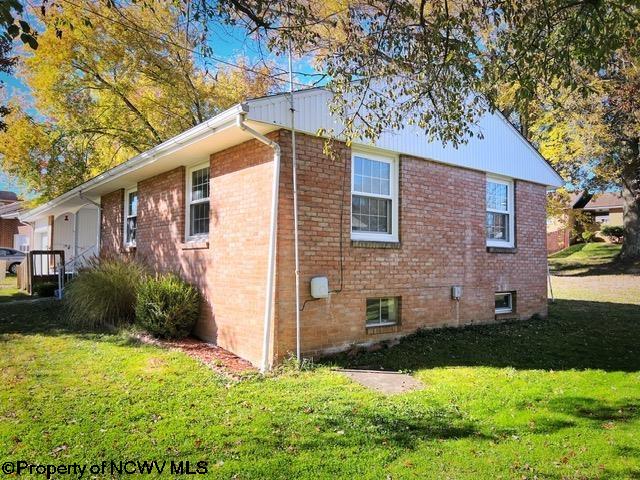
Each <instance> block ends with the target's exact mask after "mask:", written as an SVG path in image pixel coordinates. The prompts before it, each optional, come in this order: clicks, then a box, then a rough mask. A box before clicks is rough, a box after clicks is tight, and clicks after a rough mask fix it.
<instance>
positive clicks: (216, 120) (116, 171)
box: [20, 104, 248, 221]
mask: <svg viewBox="0 0 640 480" xmlns="http://www.w3.org/2000/svg"><path fill="white" fill-rule="evenodd" d="M247 111H248V110H247V107H246V105H244V104H238V105H235V106H233V107H231V108H230V109H228V110H225V111H224V112H222V113H220V114H218V115H216V116H215V117H213V118H211V119H209V120H207V121H205V122H202V123H200V124H198V125H196V126H195V127H193V128H190V129H189V130H187V131H185V132H182V133H181V134H179V135H176V136H175V137H172V138H170V139H169V140H167V141H165V142H163V143H161V144H160V145H157V146H155V147H153V148H151V149H149V150H147V151H145V152H142V153H141V154H139V155H136V156H135V157H133V158H131V159H129V160H127V161H126V162H124V163H121V164H120V165H118V166H116V167H114V168H112V169H110V170H107V171H106V172H103V173H101V174H100V175H98V176H96V177H93V178H92V179H91V180H88V181H86V182H84V183H83V184H81V185H78V186H77V187H75V188H73V189H71V190H69V191H68V192H65V193H63V194H62V195H60V196H58V197H56V198H54V199H53V200H50V201H48V202H47V203H45V204H43V205H40V206H39V207H36V208H34V209H32V210H29V211H27V212H25V214H24V215H21V216H20V218H21V220H25V221H32V220H35V219H36V218H38V217H39V216H40V215H42V214H44V213H45V212H46V211H47V210H49V209H50V208H54V207H56V206H58V205H60V204H61V203H63V202H64V201H66V200H69V199H70V198H73V197H74V196H76V195H79V194H80V195H81V194H83V193H84V194H86V193H87V192H88V191H89V190H91V189H92V188H95V187H98V186H100V185H103V184H105V183H106V182H108V181H109V180H113V179H115V178H118V177H120V176H122V175H124V174H125V173H130V172H132V171H135V170H138V169H139V168H142V167H144V166H146V165H148V164H151V163H153V162H155V161H156V160H157V159H158V158H160V157H162V156H164V155H168V154H170V153H172V152H174V151H175V150H177V149H179V148H181V147H184V146H186V145H189V144H190V143H193V142H195V141H197V140H200V139H201V138H202V137H206V136H208V135H211V134H212V133H216V132H217V131H220V130H222V129H224V128H226V127H229V126H233V125H235V123H236V117H237V116H238V115H239V114H244V113H246V112H247ZM83 198H86V197H83Z"/></svg>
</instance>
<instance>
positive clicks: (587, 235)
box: [582, 231, 596, 243]
mask: <svg viewBox="0 0 640 480" xmlns="http://www.w3.org/2000/svg"><path fill="white" fill-rule="evenodd" d="M582 239H583V240H584V241H585V242H586V243H591V242H595V241H596V232H590V231H586V232H582Z"/></svg>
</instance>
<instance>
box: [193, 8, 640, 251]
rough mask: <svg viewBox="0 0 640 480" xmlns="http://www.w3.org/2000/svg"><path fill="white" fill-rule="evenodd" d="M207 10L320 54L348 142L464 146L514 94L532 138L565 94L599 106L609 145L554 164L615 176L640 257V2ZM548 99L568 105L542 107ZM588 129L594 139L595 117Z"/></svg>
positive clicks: (284, 44) (630, 243)
mask: <svg viewBox="0 0 640 480" xmlns="http://www.w3.org/2000/svg"><path fill="white" fill-rule="evenodd" d="M198 6H199V7H200V8H201V10H202V12H203V17H205V16H208V18H222V19H223V20H224V21H226V22H229V23H232V24H236V25H244V26H245V27H246V28H247V29H248V30H249V31H252V32H257V34H259V35H262V38H263V40H264V42H265V43H266V44H267V45H269V46H270V47H271V48H272V49H273V50H274V51H276V52H278V51H280V52H283V51H285V50H286V49H287V48H288V46H289V45H292V46H293V48H294V50H295V51H296V52H297V53H298V54H303V53H305V52H313V55H314V59H315V62H316V65H317V66H318V69H319V70H320V71H323V72H326V74H327V75H328V78H329V87H330V88H331V89H332V90H333V91H335V92H336V93H337V95H335V97H334V98H335V99H334V103H333V105H332V108H333V110H334V112H335V113H337V114H338V115H341V116H342V117H343V118H344V120H345V124H346V126H347V128H346V130H345V131H344V132H341V133H343V134H344V135H346V136H347V138H352V139H353V138H365V139H372V138H376V137H377V136H378V135H380V133H381V132H382V131H383V130H384V129H385V128H389V127H402V125H403V124H405V123H406V122H409V123H413V124H416V125H418V126H420V127H421V128H422V129H423V130H424V131H425V133H426V134H427V136H428V137H429V138H430V139H432V140H433V139H436V140H440V141H442V142H444V143H453V144H454V145H457V144H458V143H460V142H463V141H465V140H466V139H467V138H469V136H471V135H476V134H479V133H480V132H479V131H478V130H477V128H476V127H477V120H478V119H479V117H480V116H481V115H482V114H483V113H484V112H486V111H489V110H492V109H495V108H497V107H498V106H499V98H500V96H501V94H503V93H504V91H503V90H502V89H503V88H504V87H505V86H507V88H510V89H511V92H510V95H511V108H512V109H513V111H515V112H518V114H519V120H520V125H521V127H522V131H523V132H524V133H525V135H527V136H531V137H533V135H534V133H533V132H530V129H531V128H532V127H533V123H534V122H535V121H536V118H535V117H534V116H532V115H531V112H532V110H535V109H539V112H541V113H542V115H541V117H540V118H541V119H542V118H546V119H547V120H549V121H550V122H551V121H552V120H551V118H550V117H549V116H548V115H547V111H546V110H543V109H551V110H556V111H557V110H558V109H560V110H562V109H563V108H564V107H563V105H562V97H563V96H564V99H565V100H570V101H575V102H578V103H579V102H582V101H583V100H584V101H585V102H592V100H593V99H594V96H595V98H597V101H596V102H594V103H593V104H592V105H591V107H593V108H592V109H595V110H597V111H593V112H591V113H590V117H591V118H598V122H597V123H596V124H595V125H597V129H596V130H592V131H591V134H592V135H594V136H595V135H596V132H602V133H603V136H602V137H598V138H597V139H595V141H594V142H592V144H591V145H590V146H588V147H586V146H577V144H576V142H578V143H579V141H577V140H576V141H572V142H571V143H570V145H574V146H576V148H578V149H582V150H584V152H583V153H582V154H578V153H577V152H575V153H571V154H569V155H563V156H562V158H563V160H560V156H558V157H557V158H556V159H555V160H556V162H555V163H556V165H557V166H558V168H559V169H560V170H562V171H563V172H565V173H570V176H572V175H574V174H577V173H578V172H581V173H584V172H585V171H586V170H588V169H589V168H592V169H594V170H593V172H592V173H591V175H594V173H595V175H596V176H599V174H600V172H602V173H603V175H605V177H601V178H600V180H601V183H606V182H607V181H614V180H615V181H619V182H621V183H622V185H623V192H624V199H625V205H626V206H625V214H624V216H625V243H624V247H623V255H622V256H623V258H626V259H634V258H640V219H639V218H638V213H639V212H640V156H639V155H638V128H637V117H638V110H637V99H638V90H637V84H636V83H635V82H636V81H635V80H633V78H635V75H636V73H635V72H637V66H638V63H637V62H638V59H639V54H638V41H637V39H638V33H639V21H640V10H639V4H638V2H637V1H636V0H610V1H601V0H595V1H594V0H508V1H504V0H470V1H466V0H465V1H461V0H460V1H457V0H433V1H425V0H395V1H394V0H392V1H387V0H354V1H349V2H343V1H335V2H333V1H330V2H321V1H319V0H303V1H297V0H296V1H294V0H282V1H279V2H263V1H259V0H229V1H227V2H220V3H215V4H214V3H212V2H199V3H198ZM594 78H595V82H594V81H591V80H590V79H594ZM594 89H595V90H594ZM541 92H543V94H544V96H545V98H547V99H553V101H554V102H557V101H560V103H559V104H554V105H552V106H549V105H547V104H546V103H545V102H544V101H543V102H542V103H540V104H538V102H539V100H540V99H539V98H538V97H539V95H540V94H541ZM577 112H579V110H577ZM568 115H569V114H568ZM577 115H579V114H577ZM575 118H576V119H577V118H578V117H575ZM553 121H555V120H553ZM578 123H579V124H580V125H581V129H582V130H583V131H584V132H585V133H587V132H588V131H589V126H588V125H587V124H588V121H587V120H582V121H578ZM553 125H554V124H553V123H549V124H545V125H543V120H540V121H538V123H537V124H536V125H535V127H533V128H536V129H538V131H537V132H536V133H535V135H537V136H538V139H539V141H540V145H541V147H542V148H543V150H544V149H547V148H549V147H548V142H549V141H551V140H552V139H553V137H554V136H563V135H564V134H562V132H561V131H560V130H561V129H562V128H573V127H569V124H566V123H565V124H564V126H563V125H557V126H556V127H557V128H555V129H554V128H552V127H553ZM582 127H584V128H582ZM566 135H570V136H573V135H574V132H570V131H568V132H566ZM559 143H561V142H559ZM557 146H558V147H559V148H562V149H568V148H571V147H570V146H569V145H562V146H561V145H559V144H558V145H557ZM592 149H593V150H594V151H593V152H591V151H589V152H588V151H587V150H592Z"/></svg>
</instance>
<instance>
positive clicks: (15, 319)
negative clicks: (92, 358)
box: [0, 298, 140, 346]
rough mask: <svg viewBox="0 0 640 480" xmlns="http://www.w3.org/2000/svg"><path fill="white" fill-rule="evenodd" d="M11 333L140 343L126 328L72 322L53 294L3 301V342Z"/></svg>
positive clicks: (0, 315) (0, 338) (0, 320)
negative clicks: (17, 300) (35, 299)
mask: <svg viewBox="0 0 640 480" xmlns="http://www.w3.org/2000/svg"><path fill="white" fill-rule="evenodd" d="M10 335H46V336H58V335H74V336H76V337H78V338H82V339H86V340H93V341H104V342H110V343H114V344H117V345H120V346H129V345H131V346H135V345H140V342H139V341H138V340H137V339H136V338H134V337H132V336H131V335H128V334H127V333H126V332H125V333H123V332H121V331H119V330H115V329H109V328H90V327H86V326H81V325H73V324H70V323H69V322H67V321H66V319H65V318H64V311H63V309H62V305H61V303H60V302H59V301H58V300H55V299H53V298H51V299H41V300H39V301H33V302H31V301H25V302H15V303H10V304H4V305H3V304H0V342H2V341H10Z"/></svg>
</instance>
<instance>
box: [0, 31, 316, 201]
mask: <svg viewBox="0 0 640 480" xmlns="http://www.w3.org/2000/svg"><path fill="white" fill-rule="evenodd" d="M210 46H211V48H212V50H213V52H212V56H213V57H215V58H218V59H222V60H225V61H228V62H232V63H237V60H238V59H239V58H240V57H245V58H247V59H248V61H249V63H250V64H253V63H254V62H257V61H258V60H259V59H260V58H261V57H266V59H267V60H268V61H270V62H274V63H276V65H277V66H278V67H279V68H281V69H283V70H286V69H287V58H278V57H276V56H275V55H269V54H265V52H264V51H260V49H259V46H258V45H257V43H256V42H255V41H253V40H252V39H251V38H249V37H247V36H246V34H245V32H244V30H242V29H240V28H237V27H229V26H222V25H212V26H211V30H210ZM196 58H197V59H198V61H199V62H200V63H201V64H202V65H207V66H208V67H209V69H210V70H212V69H213V68H215V67H217V66H219V65H220V63H218V62H216V61H215V60H213V59H211V58H204V57H199V58H198V57H196ZM221 66H224V65H221ZM293 70H294V71H298V72H304V73H308V74H311V73H315V71H314V70H313V68H312V67H311V65H310V64H309V63H308V61H306V60H295V61H294V67H293ZM283 78H286V76H285V77H283ZM0 80H2V82H3V83H4V85H5V93H6V94H7V96H8V97H9V98H12V97H14V96H16V95H18V96H22V97H25V96H26V97H28V95H29V89H28V87H27V86H26V85H24V84H23V83H22V82H21V81H20V79H18V78H16V77H14V76H11V75H6V74H3V73H0ZM313 80H315V78H313V77H307V76H304V75H302V76H296V77H294V81H295V82H297V83H300V84H301V83H304V84H309V83H311V82H312V81H313ZM285 88H288V87H287V85H286V84H283V85H282V86H281V89H285ZM33 113H35V114H37V112H36V111H34V112H33ZM0 190H14V191H18V192H20V193H22V194H25V192H24V191H23V190H22V189H20V188H19V186H18V185H17V184H16V183H15V182H14V181H12V180H11V179H10V178H8V177H7V175H6V174H5V173H4V172H2V170H0Z"/></svg>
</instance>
